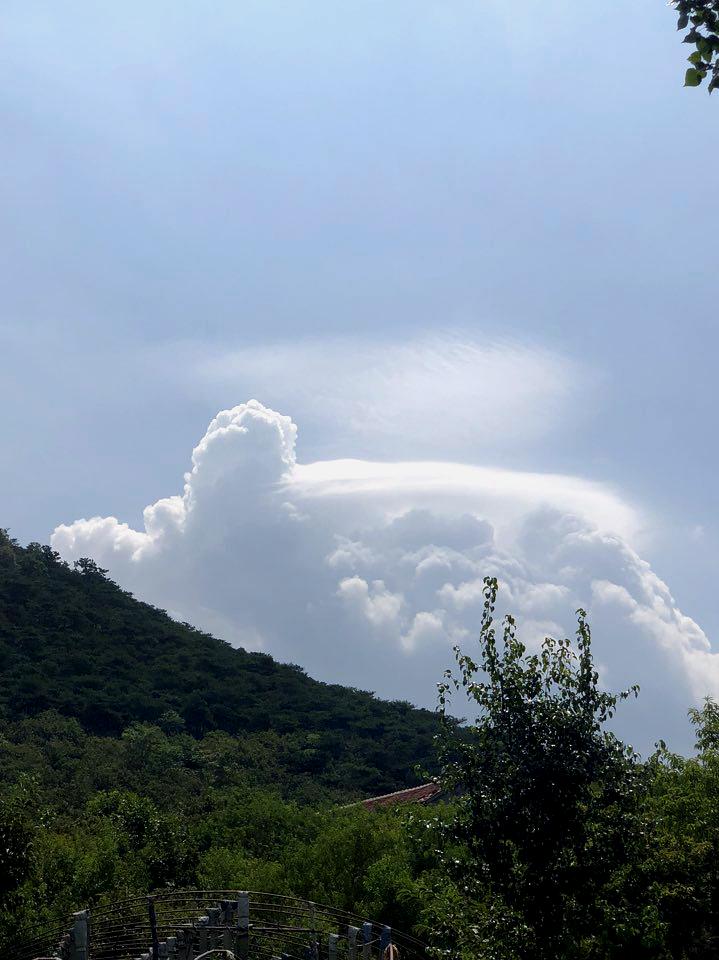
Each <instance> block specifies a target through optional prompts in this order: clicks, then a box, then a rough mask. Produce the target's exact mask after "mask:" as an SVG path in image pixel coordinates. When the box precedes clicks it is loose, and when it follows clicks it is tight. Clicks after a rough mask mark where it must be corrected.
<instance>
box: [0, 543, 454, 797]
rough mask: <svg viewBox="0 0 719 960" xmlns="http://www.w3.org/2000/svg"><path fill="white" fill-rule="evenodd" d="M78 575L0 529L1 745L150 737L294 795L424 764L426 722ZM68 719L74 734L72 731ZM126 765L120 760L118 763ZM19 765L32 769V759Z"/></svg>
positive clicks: (407, 774)
mask: <svg viewBox="0 0 719 960" xmlns="http://www.w3.org/2000/svg"><path fill="white" fill-rule="evenodd" d="M75 566H76V568H75V569H72V568H70V567H69V566H68V565H67V564H65V563H64V562H63V561H62V560H61V559H60V558H59V556H58V555H57V554H56V553H55V552H54V551H52V550H51V549H50V548H49V547H47V546H41V545H39V544H30V545H29V546H28V547H25V548H23V547H21V546H19V545H18V544H17V543H16V542H15V541H13V540H12V539H11V538H10V537H9V536H8V535H7V534H6V533H4V532H0V722H1V723H2V726H3V728H4V735H5V739H6V742H8V741H9V742H11V743H15V744H16V745H17V744H18V743H19V742H20V741H24V740H25V739H27V738H28V737H29V738H30V740H32V739H33V738H35V739H36V740H39V741H40V742H43V743H44V742H46V741H48V740H49V739H52V736H51V735H50V734H49V733H48V729H47V728H48V725H49V727H50V728H53V729H55V731H56V736H58V737H59V739H60V740H63V741H64V740H66V739H67V738H68V737H69V738H70V739H71V740H72V739H73V738H75V739H77V738H80V739H82V740H83V742H87V741H89V740H92V741H94V742H99V741H101V742H102V743H103V744H104V747H103V751H101V752H105V753H106V754H107V753H108V752H109V754H113V752H117V751H118V750H120V749H121V748H120V746H119V745H120V744H124V746H123V747H122V749H123V750H124V749H125V748H126V744H127V741H128V739H129V740H132V739H133V737H134V738H135V740H137V738H140V739H142V738H143V737H144V739H145V740H147V738H148V736H150V734H152V735H153V736H154V737H155V741H154V742H155V743H157V740H158V738H159V739H161V740H164V742H165V748H166V749H167V750H169V749H170V746H172V747H173V748H174V753H175V754H176V753H177V752H178V750H179V751H180V752H181V753H182V751H184V753H185V754H188V753H189V754H195V753H197V750H198V749H199V744H204V745H205V748H206V749H205V753H207V749H208V748H209V747H212V751H211V752H212V753H213V754H214V755H215V760H216V762H217V763H220V762H222V761H220V760H219V757H218V756H217V755H218V754H222V755H224V763H225V764H226V766H228V768H229V767H231V766H232V763H234V764H236V765H237V766H238V767H239V768H242V770H243V771H244V774H245V776H246V777H249V778H250V780H252V781H254V782H257V783H261V782H262V781H263V780H265V781H267V782H271V783H272V784H273V785H274V786H276V787H280V788H282V787H283V786H284V785H287V784H291V786H292V791H294V792H296V789H297V788H298V786H299V781H306V782H307V783H309V782H312V784H313V785H314V786H315V787H317V786H322V787H326V788H328V789H330V790H331V791H337V792H339V793H342V794H344V795H353V794H357V795H359V794H366V793H375V792H382V791H385V790H391V789H398V788H401V787H403V786H408V785H411V784H413V783H416V782H417V778H416V773H415V767H416V765H417V764H418V763H419V764H422V765H426V764H428V763H429V762H430V758H431V756H432V738H433V735H434V733H435V731H436V720H435V717H434V715H433V714H432V713H431V712H430V711H426V710H417V709H415V708H413V707H412V706H411V705H410V704H408V703H404V702H394V703H388V702H383V701H381V700H378V699H375V697H374V696H372V694H370V693H366V692H362V691H359V690H354V689H348V688H346V687H341V686H336V685H329V684H325V683H320V682H318V681H315V680H313V679H311V678H310V677H308V676H307V675H306V674H305V673H304V672H303V671H302V669H301V668H300V667H297V666H292V665H287V664H280V663H277V662H276V661H275V660H273V659H272V658H271V657H269V656H267V655H265V654H261V653H248V652H247V651H245V650H242V649H234V648H232V647H230V646H229V645H228V644H227V643H225V642H223V641H221V640H218V639H216V638H215V637H212V636H209V635H208V634H206V633H202V632H201V631H199V630H196V629H194V628H193V627H191V626H190V625H189V624H181V623H176V622H175V621H173V620H172V619H171V618H170V617H169V616H168V615H167V614H166V613H165V612H164V611H162V610H158V609H156V608H154V607H152V606H150V605H148V604H145V603H141V602H139V601H138V600H136V599H135V598H134V597H132V596H131V595H130V594H129V593H127V592H125V591H123V590H121V589H120V588H119V587H118V586H117V584H115V583H113V582H112V581H111V580H110V579H108V577H107V576H106V573H105V572H104V571H102V570H100V569H99V568H98V567H97V566H96V565H95V564H94V563H93V562H92V561H81V562H80V563H79V564H76V565H75ZM57 714H59V715H60V716H57ZM40 715H42V717H41V719H38V717H40ZM33 718H35V719H33ZM63 718H68V719H73V720H74V721H77V723H75V724H71V725H70V727H68V726H67V721H65V720H63ZM138 725H144V726H142V727H138ZM148 725H151V726H152V728H153V729H152V730H151V729H150V727H148ZM41 727H42V728H43V729H44V730H45V732H44V733H40V732H39V731H40V728H41ZM60 728H62V730H61V729H60ZM70 730H73V731H75V732H74V733H73V734H71V733H70V732H69V731H70ZM33 731H34V732H33ZM63 731H64V732H63ZM123 731H124V738H123ZM170 752H172V751H170ZM230 755H232V756H230ZM5 762H6V763H7V762H8V757H7V755H6V757H5ZM18 762H19V761H18ZM123 762H124V761H123V760H122V757H120V756H119V755H118V758H117V765H119V766H120V767H121V766H123ZM22 763H29V764H30V766H33V763H32V762H31V757H29V756H26V757H25V760H23V761H22ZM22 763H21V764H20V765H21V766H22ZM38 763H39V764H40V765H43V764H42V763H41V761H40V760H38ZM193 763H195V765H196V761H193V760H189V761H188V762H187V763H186V764H185V766H187V767H188V768H192V766H193ZM117 765H116V767H115V769H116V773H117V775H118V776H119V777H120V779H121V780H122V779H123V777H125V775H124V774H121V773H120V771H119V767H118V766H117ZM134 773H136V771H133V775H134ZM127 776H130V773H127ZM125 779H126V777H125ZM130 779H132V777H130ZM130 785H134V784H130ZM103 786H107V784H103Z"/></svg>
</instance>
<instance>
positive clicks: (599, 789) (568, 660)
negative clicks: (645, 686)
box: [440, 579, 651, 960]
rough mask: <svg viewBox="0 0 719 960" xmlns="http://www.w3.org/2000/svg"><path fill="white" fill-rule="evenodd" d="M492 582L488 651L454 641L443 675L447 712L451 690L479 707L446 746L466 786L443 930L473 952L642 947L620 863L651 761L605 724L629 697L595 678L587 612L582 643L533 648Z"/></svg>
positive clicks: (633, 836) (450, 852) (485, 635)
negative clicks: (500, 610)
mask: <svg viewBox="0 0 719 960" xmlns="http://www.w3.org/2000/svg"><path fill="white" fill-rule="evenodd" d="M484 595H485V604H484V613H483V617H482V625H481V630H480V637H479V657H478V660H477V661H476V662H475V661H474V660H473V659H472V658H471V657H470V656H468V655H467V654H463V653H462V652H461V651H459V650H457V651H456V653H457V662H458V666H459V672H458V676H454V675H453V674H452V672H451V671H448V673H447V678H446V680H445V682H444V683H443V684H442V685H441V686H440V707H441V710H442V713H443V714H444V715H446V709H447V706H448V702H449V695H450V693H451V692H452V691H453V690H454V691H463V692H464V693H465V694H466V695H467V697H468V698H469V700H470V702H471V703H472V704H473V705H476V706H477V707H478V708H479V716H478V718H477V720H476V721H475V722H474V724H473V725H472V726H471V727H470V728H469V732H470V734H471V736H470V737H468V738H459V737H457V736H456V734H455V733H454V727H453V726H452V725H450V726H449V727H448V737H447V740H446V742H445V746H444V755H443V770H442V779H443V782H444V784H445V786H446V787H447V788H448V789H456V788H459V789H460V790H461V792H462V797H461V799H460V800H459V801H458V803H457V812H456V816H455V818H454V820H453V821H452V822H451V824H450V829H449V830H448V831H447V832H446V833H445V836H444V843H443V846H444V853H443V857H444V861H445V864H446V868H447V879H448V881H449V884H448V885H447V887H446V888H445V891H444V897H445V898H447V897H448V899H446V900H445V904H444V914H445V917H446V918H450V917H451V918H453V919H452V920H451V923H450V924H447V927H446V936H448V937H449V936H450V934H451V936H452V937H453V938H454V939H455V942H456V945H457V947H458V949H459V950H460V951H462V955H463V956H465V955H466V956H467V957H469V956H478V955H484V954H485V953H486V954H487V955H489V956H498V957H500V956H501V957H503V956H507V957H514V956H518V957H522V958H532V960H550V958H551V960H556V958H558V957H570V956H595V955H605V954H604V953H603V952H600V947H601V951H604V950H607V951H609V955H612V954H611V950H612V947H613V946H616V947H617V949H619V948H621V949H623V950H628V949H629V948H630V947H631V949H632V950H633V951H634V954H633V955H635V956H638V955H641V952H640V951H641V949H642V947H643V946H644V945H645V944H647V943H648V942H649V941H650V940H651V931H648V930H647V929H645V927H646V923H645V922H644V921H642V920H641V919H638V918H637V915H636V910H635V907H636V903H635V897H634V890H633V877H632V876H631V870H629V871H628V872H627V874H626V875H623V871H625V868H627V867H628V866H631V865H632V863H633V862H634V860H635V858H636V857H637V855H638V850H639V849H640V846H641V840H642V823H641V817H640V811H639V801H640V798H641V796H642V772H641V768H640V766H639V764H638V762H637V758H636V757H635V756H634V755H633V754H632V752H631V751H630V750H629V749H627V748H626V747H624V746H623V744H622V743H621V742H620V741H619V740H617V738H616V737H615V736H614V735H613V734H612V733H610V732H608V731H607V730H606V729H605V724H606V722H607V721H608V720H609V719H610V718H611V717H612V715H613V713H614V710H615V708H616V704H617V700H618V699H619V698H618V697H616V696H614V695H611V694H609V693H605V692H602V691H601V690H600V689H599V687H598V675H597V672H596V670H595V669H594V665H593V661H592V654H591V641H590V633H589V627H588V625H587V623H586V619H585V615H584V613H583V612H582V611H579V629H578V631H577V640H576V644H575V645H574V646H573V645H572V644H570V642H569V641H568V640H559V641H556V640H552V639H547V640H545V641H544V643H543V645H542V647H541V650H540V652H538V653H536V654H532V655H530V654H528V653H527V651H526V648H525V647H524V645H523V644H522V643H521V642H520V641H519V640H518V639H517V637H516V634H515V624H514V620H513V619H512V617H511V616H508V617H506V618H505V620H504V623H503V630H502V637H501V639H500V640H498V638H497V636H496V632H495V625H494V619H493V615H494V607H495V601H496V597H497V583H496V581H495V580H492V579H486V580H485V594H484ZM628 695H629V693H628V692H627V693H624V694H621V695H620V697H626V696H628ZM450 927H453V928H454V929H453V930H451V929H450Z"/></svg>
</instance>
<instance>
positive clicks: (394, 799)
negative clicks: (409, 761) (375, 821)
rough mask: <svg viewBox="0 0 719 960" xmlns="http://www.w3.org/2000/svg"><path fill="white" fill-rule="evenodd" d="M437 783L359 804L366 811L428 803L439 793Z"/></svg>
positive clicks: (362, 801)
mask: <svg viewBox="0 0 719 960" xmlns="http://www.w3.org/2000/svg"><path fill="white" fill-rule="evenodd" d="M440 789H441V788H440V786H439V784H437V783H423V784H422V786H420V787H410V788H409V790H397V791H395V793H385V794H384V795H383V796H381V797H370V798H369V799H368V800H361V801H360V803H361V804H362V806H363V807H365V808H366V809H367V810H374V809H375V807H389V806H391V805H392V804H395V803H428V802H429V801H430V800H433V799H435V798H436V797H437V795H438V794H439V792H440Z"/></svg>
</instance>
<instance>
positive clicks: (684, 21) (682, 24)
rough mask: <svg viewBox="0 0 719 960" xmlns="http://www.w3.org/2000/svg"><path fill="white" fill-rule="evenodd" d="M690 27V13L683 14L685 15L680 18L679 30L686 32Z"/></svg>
mask: <svg viewBox="0 0 719 960" xmlns="http://www.w3.org/2000/svg"><path fill="white" fill-rule="evenodd" d="M688 26H689V14H688V13H683V14H681V16H680V17H679V22H678V24H677V30H684V29H685V28H686V27H688Z"/></svg>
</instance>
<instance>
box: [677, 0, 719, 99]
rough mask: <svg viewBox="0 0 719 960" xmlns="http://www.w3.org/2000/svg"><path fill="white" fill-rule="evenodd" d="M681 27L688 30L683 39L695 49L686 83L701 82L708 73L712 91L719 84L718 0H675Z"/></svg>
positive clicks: (689, 85) (695, 85)
mask: <svg viewBox="0 0 719 960" xmlns="http://www.w3.org/2000/svg"><path fill="white" fill-rule="evenodd" d="M671 5H672V6H673V7H675V9H676V11H677V13H678V15H679V21H678V25H677V26H678V29H679V30H684V31H686V35H685V37H684V43H689V44H692V45H693V46H694V47H695V50H694V51H693V52H692V54H691V55H690V57H689V63H690V64H691V65H690V66H689V68H688V69H687V72H686V76H685V78H684V84H685V86H687V87H698V86H700V85H701V84H702V83H703V82H704V80H705V79H707V77H708V78H709V83H708V88H709V92H710V93H711V91H712V90H714V89H715V88H716V87H719V0H674V2H673V3H672V4H671Z"/></svg>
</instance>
